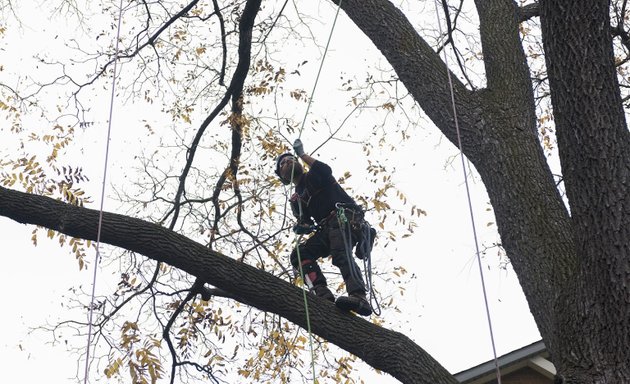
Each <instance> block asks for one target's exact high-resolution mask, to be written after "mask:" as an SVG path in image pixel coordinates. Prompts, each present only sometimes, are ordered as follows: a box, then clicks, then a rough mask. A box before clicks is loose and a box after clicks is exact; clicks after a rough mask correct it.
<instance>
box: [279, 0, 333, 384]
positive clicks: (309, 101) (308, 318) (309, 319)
mask: <svg viewBox="0 0 630 384" xmlns="http://www.w3.org/2000/svg"><path fill="white" fill-rule="evenodd" d="M341 1H342V0H339V3H338V4H337V11H336V12H335V18H334V20H333V23H332V26H331V27H330V33H329V34H328V40H327V41H326V48H324V54H323V55H322V59H321V61H320V63H319V69H318V70H317V76H316V77H315V82H314V84H313V89H312V90H311V96H310V97H309V99H308V104H307V105H306V112H305V113H304V119H303V120H302V124H301V126H300V131H299V134H298V138H301V137H302V131H303V130H304V125H305V124H306V118H307V117H308V113H309V110H310V108H311V104H312V103H313V97H314V96H315V89H317V84H318V83H319V77H320V75H321V73H322V68H323V67H324V60H325V59H326V55H327V54H328V48H329V47H330V41H331V40H332V35H333V31H334V30H335V26H336V25H337V17H338V16H339V10H340V9H341ZM294 171H295V162H293V165H292V167H291V182H290V183H289V185H292V184H293V172H294ZM298 214H299V216H300V217H302V201H301V199H300V198H299V197H298ZM301 239H302V235H297V234H296V239H295V249H296V253H297V257H298V265H299V269H300V276H301V277H302V280H303V284H306V279H307V277H306V276H304V270H303V268H302V256H301V254H300V246H299V244H300V240H301ZM302 296H303V298H304V311H305V312H306V326H307V331H308V340H309V347H310V350H311V370H312V372H313V383H316V382H317V377H316V375H315V350H314V349H313V333H312V331H311V317H310V314H309V310H308V297H307V296H306V290H304V289H303V290H302Z"/></svg>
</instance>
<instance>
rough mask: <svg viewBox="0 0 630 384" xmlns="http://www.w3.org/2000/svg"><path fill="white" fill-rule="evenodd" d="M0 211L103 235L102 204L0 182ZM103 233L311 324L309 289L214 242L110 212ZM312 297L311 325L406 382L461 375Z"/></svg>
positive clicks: (401, 338)
mask: <svg viewBox="0 0 630 384" xmlns="http://www.w3.org/2000/svg"><path fill="white" fill-rule="evenodd" d="M0 215H1V216H5V217H8V218H11V219H13V220H15V221H17V222H20V223H26V224H35V225H40V226H43V227H46V228H50V229H54V230H56V231H59V232H61V233H64V234H66V235H69V236H74V237H78V238H82V239H89V240H96V234H97V233H96V232H97V227H98V225H97V224H98V215H99V212H98V211H96V210H92V209H87V208H81V207H77V206H73V205H69V204H65V203H62V202H60V201H57V200H54V199H51V198H48V197H43V196H36V195H31V194H26V193H23V192H18V191H13V190H10V189H6V188H3V187H0ZM101 241H102V242H104V243H107V244H111V245H113V246H116V247H121V248H124V249H127V250H130V251H133V252H136V253H140V254H142V255H145V256H147V257H149V258H151V259H153V260H156V261H160V262H164V263H167V264H170V265H172V266H174V267H176V268H179V269H181V270H183V271H185V272H187V273H189V274H191V275H193V276H196V277H198V278H199V279H201V280H203V281H205V282H207V283H208V284H211V285H214V286H215V287H217V288H220V289H223V290H225V291H227V292H229V293H230V294H232V295H233V296H234V297H238V298H240V299H239V301H241V302H243V303H245V304H248V305H252V306H254V307H256V308H258V309H260V310H261V311H268V312H273V313H276V314H278V315H280V316H283V317H284V318H286V319H287V320H289V321H291V322H293V323H295V324H297V325H299V326H301V327H303V328H306V313H305V311H304V301H303V293H302V290H301V289H299V288H297V287H295V286H293V285H291V284H289V283H288V282H286V281H284V280H281V279H278V278H276V277H274V276H272V275H270V274H268V273H266V272H264V271H261V270H259V269H256V268H254V267H252V266H250V265H247V264H244V263H240V262H238V261H236V260H234V259H232V258H229V257H227V256H225V255H222V254H221V253H219V252H215V251H212V250H209V249H208V248H206V247H204V246H202V245H201V244H198V243H196V242H194V241H192V240H190V239H188V238H186V237H185V236H182V235H180V234H178V233H176V232H173V231H170V230H168V229H167V228H164V227H161V226H159V225H156V224H152V223H149V222H146V221H143V220H140V219H135V218H132V217H128V216H124V215H118V214H115V213H104V215H103V222H102V229H101ZM308 297H309V305H308V307H309V316H310V321H311V329H312V331H313V333H315V334H316V335H318V336H320V337H322V338H324V339H326V340H328V341H329V342H331V343H333V344H335V345H337V346H339V347H340V348H342V349H344V350H346V351H348V352H350V353H352V354H354V355H356V356H358V357H359V358H361V359H362V360H363V361H365V362H366V363H368V364H369V365H371V366H372V367H374V368H375V369H379V370H381V371H383V372H386V373H389V374H390V375H392V376H393V377H395V378H396V379H398V380H400V381H401V382H403V383H456V382H457V381H456V380H455V379H454V378H453V376H451V374H450V373H449V372H448V371H447V370H446V369H445V368H443V367H442V366H441V365H440V364H439V363H438V362H437V361H436V360H435V359H433V358H432V357H431V356H430V355H429V354H428V353H426V352H425V351H424V350H423V349H422V348H421V347H419V346H418V345H417V344H415V343H414V342H413V341H412V340H410V339H409V338H408V337H407V336H405V335H403V334H401V333H398V332H394V331H391V330H388V329H385V328H382V327H379V326H377V325H374V324H372V323H370V322H368V321H366V320H364V319H363V318H360V317H358V316H353V315H350V314H348V313H347V312H343V311H341V310H339V309H337V308H336V307H335V306H334V305H333V304H332V303H330V302H328V301H326V300H323V299H320V298H317V297H312V296H310V295H309V296H308Z"/></svg>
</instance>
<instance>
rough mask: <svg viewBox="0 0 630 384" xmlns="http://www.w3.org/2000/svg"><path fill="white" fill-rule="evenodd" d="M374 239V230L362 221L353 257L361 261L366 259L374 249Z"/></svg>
mask: <svg viewBox="0 0 630 384" xmlns="http://www.w3.org/2000/svg"><path fill="white" fill-rule="evenodd" d="M375 239H376V229H374V228H373V227H372V226H371V225H370V223H368V222H367V221H365V220H364V221H363V223H361V230H360V235H359V239H358V241H357V246H356V248H355V250H354V255H355V256H356V257H357V258H359V259H361V260H363V259H366V258H368V257H369V256H370V253H371V252H372V248H373V247H374V240H375Z"/></svg>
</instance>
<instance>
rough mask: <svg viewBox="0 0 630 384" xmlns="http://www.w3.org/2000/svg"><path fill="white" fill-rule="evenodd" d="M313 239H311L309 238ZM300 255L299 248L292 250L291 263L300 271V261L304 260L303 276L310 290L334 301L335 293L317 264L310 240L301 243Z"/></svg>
mask: <svg viewBox="0 0 630 384" xmlns="http://www.w3.org/2000/svg"><path fill="white" fill-rule="evenodd" d="M309 240H311V239H309ZM299 247H300V248H299V250H300V257H299V259H298V253H297V249H294V250H293V252H291V264H292V265H293V269H294V270H295V271H300V262H299V260H301V261H302V278H303V279H304V283H305V284H306V285H307V286H308V287H309V290H310V291H311V292H312V293H313V294H315V295H316V296H318V297H321V298H322V299H326V300H328V301H331V302H334V301H335V295H333V293H332V292H331V291H330V289H328V285H327V283H326V278H325V277H324V274H323V273H322V270H321V269H320V268H319V265H318V264H317V261H315V260H316V258H317V257H314V255H315V253H314V252H313V251H312V250H311V249H310V248H313V247H309V241H307V242H306V243H305V244H300V245H299Z"/></svg>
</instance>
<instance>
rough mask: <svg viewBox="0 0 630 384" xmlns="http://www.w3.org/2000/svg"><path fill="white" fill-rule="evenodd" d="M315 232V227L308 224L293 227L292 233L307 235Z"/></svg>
mask: <svg viewBox="0 0 630 384" xmlns="http://www.w3.org/2000/svg"><path fill="white" fill-rule="evenodd" d="M316 230H317V225H311V224H308V223H298V224H295V225H294V226H293V233H295V234H298V235H308V234H309V233H313V232H315V231H316Z"/></svg>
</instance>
